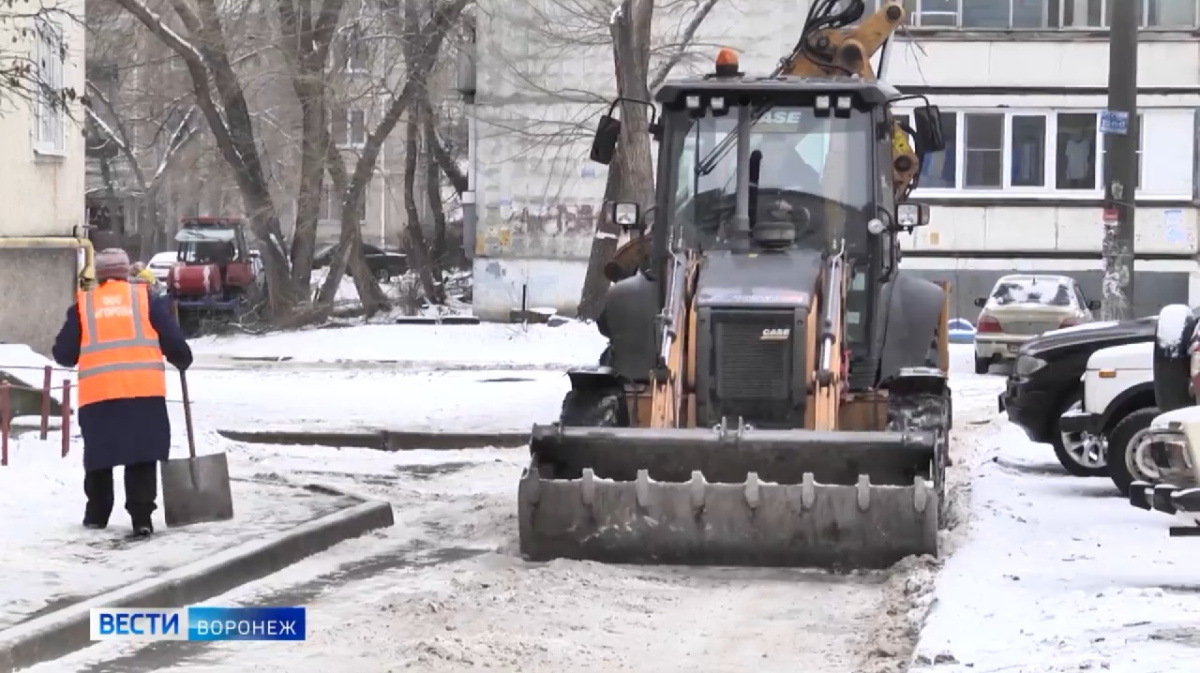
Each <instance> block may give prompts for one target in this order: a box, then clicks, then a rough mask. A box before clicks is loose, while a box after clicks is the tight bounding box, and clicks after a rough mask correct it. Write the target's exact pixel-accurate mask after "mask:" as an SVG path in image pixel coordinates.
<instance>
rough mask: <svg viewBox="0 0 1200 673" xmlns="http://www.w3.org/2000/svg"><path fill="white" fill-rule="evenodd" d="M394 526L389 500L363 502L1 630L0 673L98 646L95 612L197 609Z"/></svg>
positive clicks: (7, 672) (10, 672)
mask: <svg viewBox="0 0 1200 673" xmlns="http://www.w3.org/2000/svg"><path fill="white" fill-rule="evenodd" d="M349 497H354V498H355V499H356V500H361V499H360V498H357V497H355V496H349ZM394 524H395V518H394V515H393V514H392V506H391V504H390V503H386V502H378V501H376V502H361V503H360V504H358V505H354V506H352V507H348V508H346V509H343V510H341V511H339V512H335V513H333V514H327V515H325V516H323V517H320V518H318V519H314V520H312V521H309V522H307V523H303V524H301V525H299V526H296V527H294V528H292V529H290V530H287V531H284V532H282V533H279V534H277V535H275V536H272V537H270V538H267V539H265V540H260V541H259V540H256V541H251V542H247V543H244V544H241V545H238V546H236V547H234V548H232V549H227V550H225V551H223V552H220V553H218V554H216V555H214V556H210V557H208V558H206V559H203V560H200V561H196V562H194V563H190V564H188V565H185V566H182V567H180V568H176V569H174V570H171V571H169V572H166V573H163V574H162V575H158V576H157V577H153V578H151V579H148V580H143V581H141V582H137V583H135V584H132V585H129V586H126V587H122V588H120V589H116V590H114V591H110V592H107V593H104V594H101V595H99V596H96V597H94V598H91V599H88V600H86V601H81V602H79V603H75V604H73V605H70V606H67V607H65V608H62V609H61V610H55V611H54V612H51V613H49V614H46V615H42V616H41V617H36V618H34V619H31V620H29V621H27V622H25V623H23V624H18V625H16V626H14V627H12V628H9V629H5V630H4V631H0V673H12V672H13V671H15V670H17V669H23V668H28V667H30V666H33V665H35V664H40V663H44V662H47V661H53V660H55V659H58V658H60V657H64V656H66V655H68V654H71V653H72V652H76V651H78V650H81V649H84V648H86V647H88V646H89V645H91V644H92V640H91V609H92V608H100V607H108V608H116V607H156V608H170V607H185V606H187V605H193V604H195V603H198V602H200V601H204V600H207V599H209V598H212V597H214V596H219V595H221V594H223V593H225V592H227V591H230V590H232V589H236V588H237V587H240V586H242V585H244V584H248V583H250V582H253V581H255V580H258V579H262V578H263V577H266V576H267V575H270V574H272V573H275V572H278V571H280V570H282V569H284V568H286V567H287V566H290V565H292V564H294V563H297V562H299V561H301V560H303V559H305V558H307V557H309V556H312V555H314V554H317V553H320V552H322V551H325V550H326V549H329V548H330V547H332V546H334V545H335V544H337V543H339V542H342V541H344V540H349V539H351V538H355V537H358V536H360V535H363V534H364V533H367V532H369V531H372V530H375V529H377V528H387V527H389V526H392V525H394Z"/></svg>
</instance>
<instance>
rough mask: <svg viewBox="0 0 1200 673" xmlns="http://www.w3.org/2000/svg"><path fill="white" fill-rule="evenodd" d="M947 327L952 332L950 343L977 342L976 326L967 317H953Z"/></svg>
mask: <svg viewBox="0 0 1200 673" xmlns="http://www.w3.org/2000/svg"><path fill="white" fill-rule="evenodd" d="M946 328H947V331H948V332H949V333H950V343H952V344H969V343H975V326H974V325H972V324H971V321H970V320H967V319H965V318H952V319H951V320H950V321H949V322H947V323H946Z"/></svg>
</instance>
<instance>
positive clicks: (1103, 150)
mask: <svg viewBox="0 0 1200 673" xmlns="http://www.w3.org/2000/svg"><path fill="white" fill-rule="evenodd" d="M1137 118H1138V120H1137V177H1135V178H1134V183H1133V186H1134V188H1135V189H1136V188H1138V187H1141V186H1142V144H1143V142H1145V137H1146V133H1145V131H1144V130H1143V129H1142V119H1143V117H1142V115H1140V114H1139V115H1138V116H1137ZM1101 143H1102V144H1101V146H1100V188H1101V189H1103V188H1104V166H1105V165H1106V164H1105V162H1106V161H1108V143H1105V142H1103V140H1102V141H1101Z"/></svg>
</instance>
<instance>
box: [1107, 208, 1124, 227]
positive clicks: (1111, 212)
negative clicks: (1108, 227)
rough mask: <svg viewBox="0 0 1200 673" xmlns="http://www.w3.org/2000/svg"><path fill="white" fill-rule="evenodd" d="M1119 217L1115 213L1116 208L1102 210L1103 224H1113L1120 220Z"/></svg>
mask: <svg viewBox="0 0 1200 673" xmlns="http://www.w3.org/2000/svg"><path fill="white" fill-rule="evenodd" d="M1119 215H1120V214H1119V213H1118V212H1117V209H1116V208H1105V209H1104V223H1105V224H1111V223H1113V222H1116V221H1117V220H1119V219H1120V216H1119Z"/></svg>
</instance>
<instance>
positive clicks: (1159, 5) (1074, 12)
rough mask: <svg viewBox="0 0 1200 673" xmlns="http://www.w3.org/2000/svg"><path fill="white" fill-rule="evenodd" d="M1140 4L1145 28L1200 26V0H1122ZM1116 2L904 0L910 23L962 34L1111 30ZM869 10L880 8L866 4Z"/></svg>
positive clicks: (873, 1)
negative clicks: (1199, 12)
mask: <svg viewBox="0 0 1200 673" xmlns="http://www.w3.org/2000/svg"><path fill="white" fill-rule="evenodd" d="M1123 1H1128V2H1135V3H1137V9H1138V17H1139V19H1138V21H1139V24H1140V25H1141V26H1142V27H1144V28H1165V29H1174V30H1181V29H1182V30H1186V29H1190V28H1194V27H1195V26H1196V25H1197V20H1198V17H1197V3H1196V0H1123ZM1115 2H1116V0H903V4H904V9H905V10H906V11H907V12H908V16H909V19H908V22H909V24H910V25H912V26H915V27H919V28H935V29H944V28H962V29H963V30H1008V29H1010V28H1015V29H1025V30H1038V29H1042V30H1045V29H1051V30H1054V29H1057V28H1059V27H1060V26H1061V27H1063V28H1082V29H1096V28H1105V27H1107V26H1108V23H1109V22H1108V18H1109V16H1110V15H1111V13H1112V8H1113V7H1114V6H1115ZM866 5H867V11H868V12H870V11H874V10H875V9H877V8H878V2H877V0H868V1H867V2H866Z"/></svg>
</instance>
